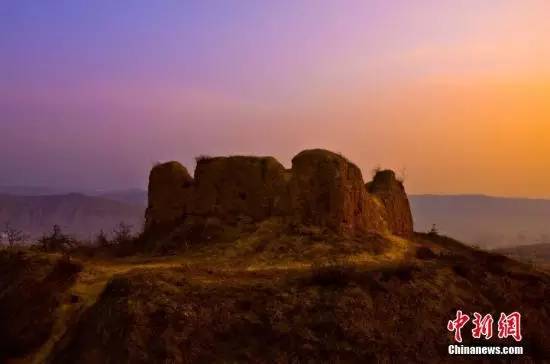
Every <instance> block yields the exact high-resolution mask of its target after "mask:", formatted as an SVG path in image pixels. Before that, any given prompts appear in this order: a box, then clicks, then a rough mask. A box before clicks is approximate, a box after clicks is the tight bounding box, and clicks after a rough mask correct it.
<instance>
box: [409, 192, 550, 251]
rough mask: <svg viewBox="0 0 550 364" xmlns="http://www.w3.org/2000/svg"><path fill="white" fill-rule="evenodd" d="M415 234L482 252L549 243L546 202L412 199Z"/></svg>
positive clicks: (549, 211) (548, 203) (549, 205)
mask: <svg viewBox="0 0 550 364" xmlns="http://www.w3.org/2000/svg"><path fill="white" fill-rule="evenodd" d="M410 201H411V207H412V211H413V216H414V220H415V229H416V230H417V231H428V230H430V229H431V227H432V224H436V226H437V229H438V230H439V231H440V233H442V234H445V235H448V236H452V237H453V238H456V239H458V240H461V241H464V242H466V243H469V244H473V245H478V246H479V247H482V248H489V249H491V248H502V247H510V246H517V245H528V244H537V243H550V200H543V199H525V198H502V197H489V196H483V195H456V196H440V195H413V196H410Z"/></svg>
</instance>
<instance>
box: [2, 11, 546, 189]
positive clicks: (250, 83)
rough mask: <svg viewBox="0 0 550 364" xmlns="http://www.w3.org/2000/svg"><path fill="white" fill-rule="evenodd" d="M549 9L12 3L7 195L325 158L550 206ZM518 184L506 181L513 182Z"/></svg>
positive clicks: (5, 132)
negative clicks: (193, 169)
mask: <svg viewBox="0 0 550 364" xmlns="http://www.w3.org/2000/svg"><path fill="white" fill-rule="evenodd" d="M549 13H550V3H548V2H547V1H544V0H530V1H522V2H519V1H517V2H502V1H497V0H489V1H484V2H482V3H480V2H479V1H473V0H471V1H470V0H468V1H461V2H456V1H451V0H447V1H438V2H434V1H427V0H426V1H416V2H414V3H411V2H409V1H401V0H398V1H392V2H387V1H381V0H380V1H378V0H373V1H352V0H350V1H343V2H340V1H339V2H336V1H328V0H322V1H315V2H309V1H278V2H273V3H269V4H265V3H257V4H251V3H250V2H245V1H242V2H240V1H235V2H231V3H227V2H222V1H206V2H205V1H186V2H180V1H167V2H162V4H160V3H159V4H151V2H146V1H135V2H132V4H127V3H118V2H112V1H106V0H105V1H95V2H93V4H92V3H90V2H87V1H80V0H77V1H71V2H47V3H46V2H35V1H26V0H23V1H12V0H8V1H7V2H5V3H3V6H2V9H0V20H1V21H0V50H1V53H2V57H1V58H0V70H1V71H0V72H1V73H0V170H1V171H2V172H1V173H0V184H2V185H48V186H54V187H77V188H80V189H81V188H91V189H98V188H108V189H112V188H126V187H128V186H140V187H145V185H146V180H147V172H148V170H149V169H150V167H151V165H152V164H153V163H154V162H156V161H159V160H160V161H163V160H172V159H177V160H181V161H182V162H183V163H184V164H185V165H187V166H192V165H193V158H194V156H196V155H199V154H203V153H206V154H211V155H228V154H260V155H274V156H275V157H276V158H277V159H278V160H280V161H282V162H283V164H284V165H285V166H287V167H288V166H290V158H291V157H292V153H293V151H295V150H301V149H304V148H313V147H323V148H328V149H331V150H336V151H339V152H342V153H344V154H345V155H347V156H349V157H350V158H351V159H352V160H353V161H354V162H355V163H357V164H358V166H359V167H360V168H362V169H363V170H370V169H372V168H373V167H374V166H375V165H377V164H380V165H382V166H383V167H388V168H392V169H394V170H397V171H400V170H401V169H403V168H406V170H407V176H406V177H407V178H406V183H407V186H408V189H409V191H411V192H414V193H422V192H432V193H473V192H476V193H488V194H495V195H523V196H538V197H550V185H549V184H548V183H547V181H548V179H549V178H550V172H549V171H548V169H546V168H544V167H543V166H544V165H548V164H550V149H549V148H550V143H549V140H550V104H549V103H548V102H547V100H548V99H549V98H550V66H549V65H550V39H549V37H550V23H549V22H548V21H547V19H546V17H547V15H548V14H549ZM511 170H513V171H514V173H510V171H511Z"/></svg>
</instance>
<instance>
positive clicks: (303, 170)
mask: <svg viewBox="0 0 550 364" xmlns="http://www.w3.org/2000/svg"><path fill="white" fill-rule="evenodd" d="M290 201H291V206H292V213H293V214H294V215H295V216H297V217H298V219H299V220H300V221H302V222H304V223H307V224H313V225H321V226H327V227H329V228H331V229H333V230H337V231H340V232H345V231H348V232H349V231H368V230H376V231H383V230H385V229H386V228H387V225H386V222H385V220H384V218H383V214H384V212H383V208H382V207H381V206H380V205H379V204H378V203H376V201H375V200H374V199H373V198H372V197H371V196H369V195H368V193H367V190H366V189H365V185H364V182H363V177H362V175H361V170H360V169H359V168H358V167H357V166H356V165H354V164H353V163H351V162H349V161H348V160H347V159H345V158H344V157H342V156H341V155H339V154H336V153H332V152H329V151H326V150H322V149H314V150H306V151H303V152H301V153H299V154H298V155H297V156H295V157H294V158H293V159H292V178H291V180H290Z"/></svg>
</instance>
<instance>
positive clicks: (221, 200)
mask: <svg viewBox="0 0 550 364" xmlns="http://www.w3.org/2000/svg"><path fill="white" fill-rule="evenodd" d="M130 247H131V248H132V249H133V252H132V254H129V255H127V256H125V257H114V256H113V255H109V251H108V249H107V250H98V251H97V252H95V253H94V252H90V251H86V252H85V253H84V252H78V251H74V252H69V254H72V256H71V258H67V255H61V254H59V253H44V252H40V251H36V250H25V251H3V252H0V292H2V295H0V361H3V362H5V361H7V362H8V363H32V362H35V363H42V362H47V363H71V362H79V363H126V362H130V363H150V362H170V363H188V362H193V363H195V362H198V363H212V362H215V363H224V362H256V363H274V362H275V363H301V362H330V363H337V362H352V363H365V362H376V361H379V362H407V363H417V362H418V363H419V362H422V363H425V362H430V363H442V362H454V361H456V360H454V358H452V357H449V356H448V354H447V345H449V344H451V343H453V341H452V333H450V332H448V331H447V328H446V327H447V321H448V320H450V319H453V318H454V316H455V313H456V310H462V311H464V312H467V313H470V314H471V313H472V312H482V313H491V314H493V316H495V317H498V315H499V314H500V312H506V313H510V312H513V311H519V312H521V313H522V315H523V321H522V325H523V329H522V332H523V337H524V339H523V341H522V343H521V345H522V346H524V348H525V355H524V356H523V357H521V359H524V360H531V361H537V362H540V361H541V360H543V359H547V358H549V357H550V333H549V332H548V330H546V328H547V327H548V325H550V303H549V302H548V300H547V299H546V297H548V296H549V295H550V276H549V275H548V274H547V273H545V272H543V271H540V270H538V269H536V268H535V267H533V266H531V265H529V264H525V263H521V262H517V261H514V260H512V259H509V258H506V257H504V256H501V255H498V254H493V253H488V252H483V251H480V250H477V249H474V248H471V247H467V246H466V245H463V244H461V243H459V242H457V241H455V240H452V239H450V238H446V237H443V236H439V235H437V234H419V233H415V232H414V231H413V225H412V219H411V215H410V209H409V208H408V198H407V195H406V193H405V189H404V186H403V184H402V183H401V182H400V181H398V180H397V179H396V178H395V174H394V173H393V172H391V171H379V172H378V173H377V174H375V176H374V178H373V180H372V181H370V182H368V183H365V182H364V181H363V179H362V175H361V171H360V170H359V169H358V168H357V167H356V166H355V165H354V164H353V163H351V162H349V161H348V160H347V159H345V158H344V157H342V156H340V155H338V154H334V153H331V152H327V151H323V150H313V151H305V152H302V153H300V154H298V155H297V156H296V157H295V158H294V159H293V165H292V168H291V169H285V168H284V167H282V166H281V165H280V163H278V162H277V161H276V160H274V159H273V158H270V157H248V156H246V157H215V158H201V159H199V160H198V162H197V168H196V169H195V174H194V176H193V177H191V176H190V175H189V173H187V169H186V168H185V167H183V166H182V165H181V164H179V163H177V162H169V163H165V164H161V165H158V166H155V167H154V168H153V170H152V171H151V177H150V184H149V197H148V208H147V214H146V226H145V231H144V233H143V235H142V236H141V237H140V238H138V239H136V240H135V241H133V242H132V243H131V246H130ZM463 333H464V336H465V339H464V340H465V342H464V343H465V344H481V343H482V342H480V341H478V340H473V339H472V338H471V335H468V334H467V331H464V332H463ZM490 343H491V344H492V345H514V346H516V345H518V344H517V343H516V342H515V341H513V339H510V338H509V339H498V338H496V337H494V338H493V339H491V341H490ZM466 359H468V358H464V360H466ZM516 359H517V358H516Z"/></svg>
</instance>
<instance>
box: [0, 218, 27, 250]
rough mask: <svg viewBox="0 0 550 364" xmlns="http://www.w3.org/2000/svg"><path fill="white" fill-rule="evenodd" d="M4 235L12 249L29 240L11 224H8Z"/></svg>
mask: <svg viewBox="0 0 550 364" xmlns="http://www.w3.org/2000/svg"><path fill="white" fill-rule="evenodd" d="M3 233H4V236H5V237H6V240H7V242H8V246H9V247H10V248H13V247H14V246H16V245H18V244H21V243H23V242H24V241H25V240H27V239H28V238H29V237H28V236H27V235H25V234H24V233H23V231H22V230H19V229H16V228H15V227H13V226H12V225H11V224H10V223H9V222H8V223H6V225H5V227H4V231H3Z"/></svg>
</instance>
